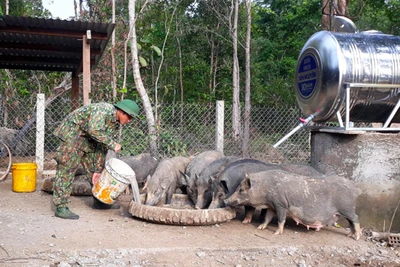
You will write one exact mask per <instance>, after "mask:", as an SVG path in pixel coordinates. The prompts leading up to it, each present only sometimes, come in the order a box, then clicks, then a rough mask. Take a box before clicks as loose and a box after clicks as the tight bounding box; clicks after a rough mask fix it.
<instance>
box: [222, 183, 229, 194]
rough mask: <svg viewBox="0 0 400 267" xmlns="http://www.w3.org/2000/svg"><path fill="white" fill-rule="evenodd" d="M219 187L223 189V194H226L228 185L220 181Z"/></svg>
mask: <svg viewBox="0 0 400 267" xmlns="http://www.w3.org/2000/svg"><path fill="white" fill-rule="evenodd" d="M221 187H222V189H224V192H225V194H228V185H227V184H226V181H223V180H222V181H221Z"/></svg>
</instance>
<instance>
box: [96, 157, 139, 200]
mask: <svg viewBox="0 0 400 267" xmlns="http://www.w3.org/2000/svg"><path fill="white" fill-rule="evenodd" d="M132 180H136V174H135V172H134V171H133V170H132V168H131V167H130V166H129V165H128V164H126V163H125V162H123V161H122V160H119V159H116V158H111V159H109V160H108V161H107V162H106V165H105V168H104V170H103V171H102V172H101V174H100V178H99V179H98V180H97V181H96V183H95V184H94V185H93V187H92V193H93V196H95V197H96V198H97V199H98V200H100V201H101V202H103V203H105V204H109V205H111V204H113V203H114V202H115V200H116V199H117V198H118V196H119V195H120V194H121V193H122V192H123V191H124V190H125V189H126V188H127V187H128V185H129V184H131V181H132Z"/></svg>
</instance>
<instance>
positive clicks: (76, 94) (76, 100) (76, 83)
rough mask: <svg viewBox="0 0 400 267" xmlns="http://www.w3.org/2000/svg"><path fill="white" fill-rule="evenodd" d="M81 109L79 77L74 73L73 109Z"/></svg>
mask: <svg viewBox="0 0 400 267" xmlns="http://www.w3.org/2000/svg"><path fill="white" fill-rule="evenodd" d="M78 107H79V76H78V75H77V74H76V73H72V91H71V109H72V110H75V109H77V108H78Z"/></svg>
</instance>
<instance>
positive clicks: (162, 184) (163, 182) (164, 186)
mask: <svg viewBox="0 0 400 267" xmlns="http://www.w3.org/2000/svg"><path fill="white" fill-rule="evenodd" d="M166 180H167V179H166V178H164V179H162V182H161V183H160V187H161V188H162V189H166V188H167V181H166Z"/></svg>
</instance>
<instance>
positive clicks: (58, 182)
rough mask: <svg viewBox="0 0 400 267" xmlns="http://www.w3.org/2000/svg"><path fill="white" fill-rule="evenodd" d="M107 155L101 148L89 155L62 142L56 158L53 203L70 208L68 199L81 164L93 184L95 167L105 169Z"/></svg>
mask: <svg viewBox="0 0 400 267" xmlns="http://www.w3.org/2000/svg"><path fill="white" fill-rule="evenodd" d="M106 153H107V151H106V150H105V149H103V148H100V147H99V148H98V149H96V150H95V151H94V152H91V153H87V152H85V151H82V150H79V149H77V148H76V147H75V146H74V145H73V144H71V143H66V142H61V145H60V146H59V147H58V148H57V154H56V157H55V160H56V162H57V172H56V178H55V180H54V184H53V203H54V205H55V206H56V207H67V206H68V198H69V196H70V195H71V192H72V183H73V182H74V179H75V172H76V169H77V168H78V167H79V164H82V166H83V168H84V169H85V171H86V178H87V179H88V181H89V183H90V184H92V175H93V173H94V172H95V166H99V165H101V166H103V167H104V162H105V159H106Z"/></svg>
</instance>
